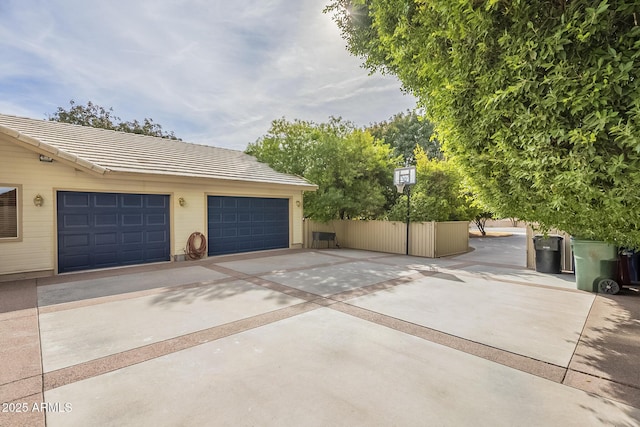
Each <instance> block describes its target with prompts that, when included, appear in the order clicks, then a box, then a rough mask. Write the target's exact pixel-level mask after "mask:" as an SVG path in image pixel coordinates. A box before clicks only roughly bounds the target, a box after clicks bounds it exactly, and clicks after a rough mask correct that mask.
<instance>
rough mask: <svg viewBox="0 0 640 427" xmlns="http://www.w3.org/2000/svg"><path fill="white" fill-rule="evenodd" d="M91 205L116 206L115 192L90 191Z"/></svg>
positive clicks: (100, 206) (101, 206)
mask: <svg viewBox="0 0 640 427" xmlns="http://www.w3.org/2000/svg"><path fill="white" fill-rule="evenodd" d="M91 196H92V197H90V199H93V206H95V207H98V208H114V209H115V208H117V207H118V196H117V194H112V193H102V194H100V193H92V194H91Z"/></svg>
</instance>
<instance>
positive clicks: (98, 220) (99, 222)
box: [87, 213, 118, 227]
mask: <svg viewBox="0 0 640 427" xmlns="http://www.w3.org/2000/svg"><path fill="white" fill-rule="evenodd" d="M93 220H94V225H95V226H96V227H117V226H118V215H117V214H115V213H112V214H102V215H94V217H93ZM87 225H88V224H87Z"/></svg>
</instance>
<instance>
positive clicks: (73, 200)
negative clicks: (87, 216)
mask: <svg viewBox="0 0 640 427" xmlns="http://www.w3.org/2000/svg"><path fill="white" fill-rule="evenodd" d="M62 201H63V204H64V205H65V206H67V207H85V208H86V207H89V205H90V196H89V193H66V194H64V195H63V196H62Z"/></svg>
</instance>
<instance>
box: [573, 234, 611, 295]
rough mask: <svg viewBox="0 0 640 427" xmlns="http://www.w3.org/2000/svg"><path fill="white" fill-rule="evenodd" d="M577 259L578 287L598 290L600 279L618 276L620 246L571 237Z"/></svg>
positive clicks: (592, 290)
mask: <svg viewBox="0 0 640 427" xmlns="http://www.w3.org/2000/svg"><path fill="white" fill-rule="evenodd" d="M571 249H572V250H573V258H574V261H575V271H576V287H577V288H578V289H580V290H582V291H589V292H598V282H599V280H600V279H604V278H607V279H613V280H615V278H616V269H617V262H618V248H617V247H616V246H615V245H610V244H608V243H605V242H598V241H594V240H577V239H574V238H571Z"/></svg>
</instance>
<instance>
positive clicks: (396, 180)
mask: <svg viewBox="0 0 640 427" xmlns="http://www.w3.org/2000/svg"><path fill="white" fill-rule="evenodd" d="M415 183H416V167H415V166H408V167H406V168H397V169H395V170H394V171H393V185H395V186H396V189H397V190H398V193H403V192H404V187H407V188H408V189H409V190H408V191H407V245H406V251H405V253H406V254H407V255H409V222H410V220H411V186H412V185H415Z"/></svg>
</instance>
